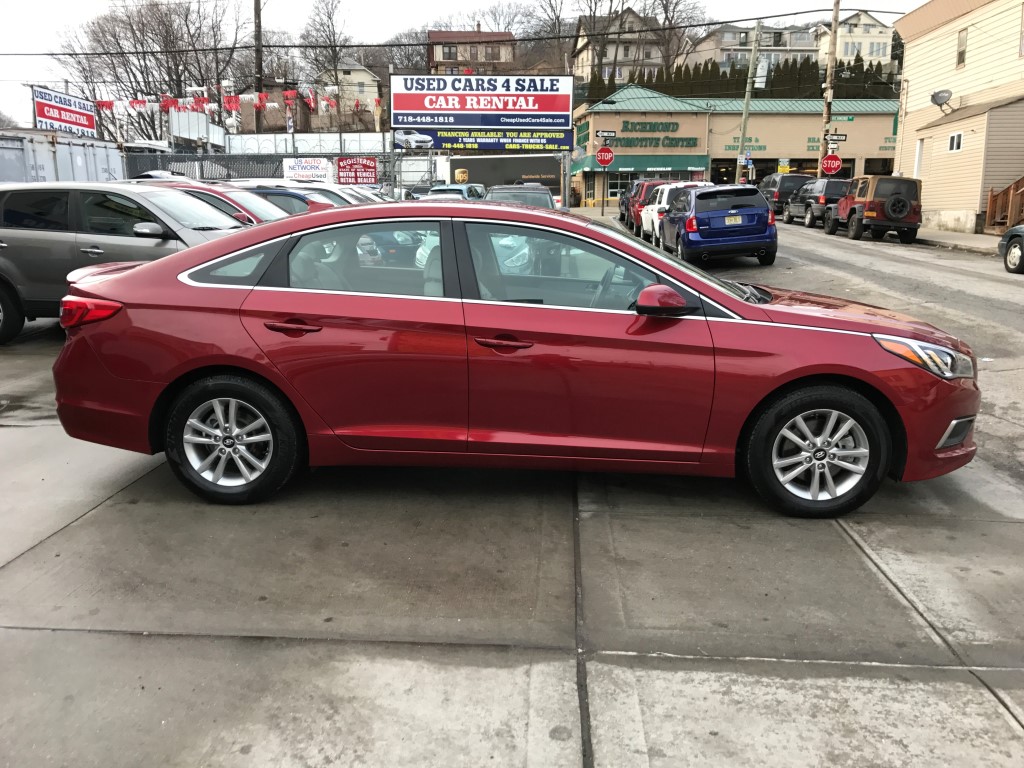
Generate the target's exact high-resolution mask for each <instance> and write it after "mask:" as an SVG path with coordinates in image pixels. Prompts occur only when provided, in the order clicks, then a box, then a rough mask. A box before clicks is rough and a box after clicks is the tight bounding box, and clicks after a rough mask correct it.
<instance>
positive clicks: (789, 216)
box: [782, 203, 793, 224]
mask: <svg viewBox="0 0 1024 768" xmlns="http://www.w3.org/2000/svg"><path fill="white" fill-rule="evenodd" d="M782 221H783V222H784V223H786V224H792V223H793V212H792V211H790V210H789V203H786V204H785V205H784V206H782Z"/></svg>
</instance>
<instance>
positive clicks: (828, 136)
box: [825, 133, 846, 141]
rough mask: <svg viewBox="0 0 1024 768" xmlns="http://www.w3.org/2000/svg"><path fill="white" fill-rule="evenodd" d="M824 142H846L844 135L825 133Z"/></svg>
mask: <svg viewBox="0 0 1024 768" xmlns="http://www.w3.org/2000/svg"><path fill="white" fill-rule="evenodd" d="M825 141H846V134H845V133H826V134H825Z"/></svg>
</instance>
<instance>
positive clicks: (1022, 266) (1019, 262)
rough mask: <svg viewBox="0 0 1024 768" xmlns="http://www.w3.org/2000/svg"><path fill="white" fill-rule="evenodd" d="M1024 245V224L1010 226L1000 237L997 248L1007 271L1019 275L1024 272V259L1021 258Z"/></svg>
mask: <svg viewBox="0 0 1024 768" xmlns="http://www.w3.org/2000/svg"><path fill="white" fill-rule="evenodd" d="M1022 246H1024V224H1022V225H1021V226H1017V227H1010V228H1009V229H1008V230H1006V232H1004V233H1003V236H1002V237H1001V238H999V244H998V245H997V246H996V249H997V251H998V252H999V255H1000V256H1001V257H1002V259H1003V266H1004V267H1005V268H1006V271H1007V272H1013V273H1014V274H1017V275H1019V274H1021V273H1024V259H1021V247H1022Z"/></svg>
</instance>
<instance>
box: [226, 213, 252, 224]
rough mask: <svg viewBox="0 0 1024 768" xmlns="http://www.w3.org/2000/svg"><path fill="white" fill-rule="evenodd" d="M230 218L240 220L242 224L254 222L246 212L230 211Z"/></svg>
mask: <svg viewBox="0 0 1024 768" xmlns="http://www.w3.org/2000/svg"><path fill="white" fill-rule="evenodd" d="M231 218H233V219H237V220H238V221H240V222H242V223H243V224H255V223H256V222H255V221H253V220H252V217H251V216H249V215H248V214H246V213H242V212H241V211H235V212H234V213H232V214H231Z"/></svg>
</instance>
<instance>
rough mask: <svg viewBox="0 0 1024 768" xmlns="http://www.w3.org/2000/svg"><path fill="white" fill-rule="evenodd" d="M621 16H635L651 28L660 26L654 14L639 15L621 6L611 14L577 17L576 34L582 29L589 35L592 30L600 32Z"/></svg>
mask: <svg viewBox="0 0 1024 768" xmlns="http://www.w3.org/2000/svg"><path fill="white" fill-rule="evenodd" d="M623 16H635V17H636V18H638V19H640V21H642V22H643V23H644V24H646V25H647V26H648V27H651V28H656V27H660V26H661V25H660V24H659V23H658V20H657V18H655V17H654V16H641V15H640V14H639V13H637V12H636V11H634V10H633V9H632V8H623V9H622V10H621V11H619V12H618V13H614V14H612V15H611V16H604V15H601V16H587V15H581V16H580V17H579V21H578V22H577V25H576V28H577V34H579V31H582V32H583V33H584V34H586V35H591V34H593V33H594V32H597V33H598V34H600V33H602V32H607V31H608V28H609V27H610V26H611V25H612V23H613V22H615V21H616V20H618V19H620V18H621V17H623ZM633 31H634V32H638V31H639V30H633ZM624 34H629V33H628V32H625V33H624Z"/></svg>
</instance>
